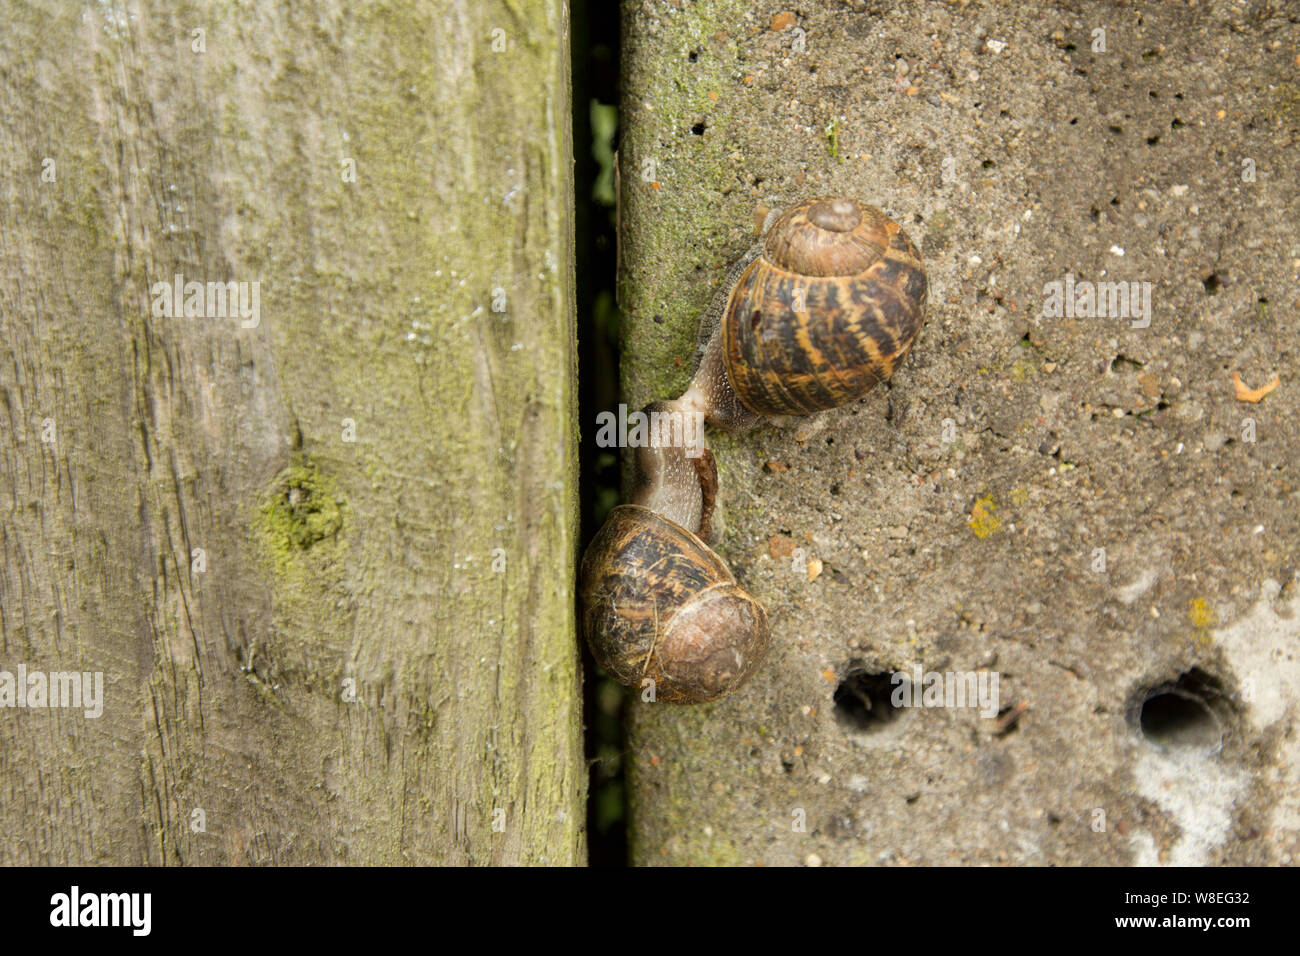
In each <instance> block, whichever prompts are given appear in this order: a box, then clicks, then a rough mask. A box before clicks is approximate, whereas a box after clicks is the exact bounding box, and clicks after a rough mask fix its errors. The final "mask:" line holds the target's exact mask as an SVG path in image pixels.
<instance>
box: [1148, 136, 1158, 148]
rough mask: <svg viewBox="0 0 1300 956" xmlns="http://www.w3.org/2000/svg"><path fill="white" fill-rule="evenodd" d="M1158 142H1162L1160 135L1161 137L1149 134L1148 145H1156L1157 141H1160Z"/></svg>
mask: <svg viewBox="0 0 1300 956" xmlns="http://www.w3.org/2000/svg"><path fill="white" fill-rule="evenodd" d="M1158 142H1160V137H1159V136H1148V137H1147V145H1148V146H1154V145H1155V144H1156V143H1158Z"/></svg>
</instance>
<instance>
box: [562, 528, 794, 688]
mask: <svg viewBox="0 0 1300 956" xmlns="http://www.w3.org/2000/svg"><path fill="white" fill-rule="evenodd" d="M580 574H581V577H580V584H579V600H580V606H581V608H582V627H583V632H584V634H585V635H586V638H587V643H588V644H589V646H590V647H591V652H592V654H593V655H594V656H595V658H596V662H597V663H598V664H600V666H601V667H603V668H604V669H605V670H606V671H608V672H609V673H610V674H612V675H613V676H614V677H615V678H616V679H617V680H618V681H619V682H620V683H623V684H626V685H628V686H631V687H642V686H644V685H643V681H644V680H645V679H646V678H650V679H652V680H653V681H654V686H655V699H656V700H662V701H667V702H670V703H703V702H706V701H711V700H716V699H718V698H719V697H723V696H725V695H726V694H729V693H731V692H732V691H734V690H735V689H736V688H738V687H739V686H740V685H741V684H743V683H745V681H747V680H748V679H749V678H750V676H751V675H752V674H753V673H754V671H755V669H756V668H757V667H758V663H759V660H760V659H761V657H762V655H763V651H764V650H765V649H766V647H767V637H768V630H767V612H766V611H764V610H763V606H762V605H761V604H759V603H758V601H756V600H755V599H754V598H753V597H751V596H750V594H749V593H748V592H747V591H745V589H744V588H742V587H741V586H740V585H738V584H737V583H736V579H735V578H734V577H733V576H732V574H731V572H730V571H729V570H728V569H727V566H726V564H724V563H723V561H722V559H721V558H719V557H718V556H717V555H716V554H714V552H713V551H712V550H711V549H710V548H709V546H708V545H706V544H705V543H704V542H703V541H702V540H700V538H699V537H697V536H696V535H694V534H692V533H691V532H690V531H688V530H687V529H686V528H683V527H682V526H681V525H679V524H677V523H676V522H674V521H671V520H669V519H668V518H665V517H663V516H662V515H660V514H658V513H656V512H654V511H651V510H650V509H648V508H643V507H641V506H640V505H620V506H619V507H617V508H615V509H614V510H613V511H611V512H610V514H609V518H608V519H607V520H606V522H605V524H604V526H603V527H602V528H601V529H600V531H599V532H598V533H597V534H596V537H595V538H594V539H593V540H592V542H591V544H590V546H589V547H588V548H587V553H586V555H585V556H584V557H583V559H582V569H581V572H580Z"/></svg>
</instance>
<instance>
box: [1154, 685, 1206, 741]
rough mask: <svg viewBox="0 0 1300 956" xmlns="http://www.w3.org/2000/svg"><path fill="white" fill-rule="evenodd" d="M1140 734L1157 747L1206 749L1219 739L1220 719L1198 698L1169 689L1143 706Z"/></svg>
mask: <svg viewBox="0 0 1300 956" xmlns="http://www.w3.org/2000/svg"><path fill="white" fill-rule="evenodd" d="M1140 722H1141V726H1142V736H1143V737H1145V738H1146V739H1147V740H1149V741H1151V743H1153V744H1156V745H1157V746H1160V747H1196V748H1203V747H1204V748H1209V747H1213V746H1215V745H1216V744H1217V743H1218V742H1219V736H1220V731H1219V722H1218V721H1217V720H1215V718H1214V714H1213V713H1211V711H1210V708H1208V707H1206V706H1205V703H1204V702H1203V701H1201V700H1200V699H1198V698H1196V697H1193V696H1191V695H1188V694H1183V693H1180V692H1179V691H1176V690H1171V691H1168V692H1166V693H1163V694H1156V695H1155V696H1154V697H1151V698H1148V699H1147V702H1146V703H1145V704H1143V705H1142V716H1141V718H1140Z"/></svg>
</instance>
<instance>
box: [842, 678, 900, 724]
mask: <svg viewBox="0 0 1300 956" xmlns="http://www.w3.org/2000/svg"><path fill="white" fill-rule="evenodd" d="M892 678H893V673H892V672H890V671H885V672H883V673H874V674H873V673H871V672H869V671H867V670H866V669H865V668H861V667H855V668H851V669H850V670H849V671H848V673H846V674H845V675H844V678H843V679H842V680H841V681H840V683H839V686H838V687H836V688H835V719H836V720H837V721H839V723H840V726H842V727H844V728H846V729H848V730H852V731H855V732H857V733H861V734H870V733H876V732H877V731H880V730H883V729H885V728H886V727H889V726H890V725H892V724H893V723H894V722H895V721H897V720H898V718H899V717H901V716H902V715H903V711H904V708H902V707H895V706H894V704H893V703H892V701H891V699H890V698H891V697H892V695H893V693H894V688H895V684H894V682H893V679H892Z"/></svg>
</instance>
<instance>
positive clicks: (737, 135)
mask: <svg viewBox="0 0 1300 956" xmlns="http://www.w3.org/2000/svg"><path fill="white" fill-rule="evenodd" d="M785 12H789V13H792V14H793V16H788V17H782V18H778V19H776V20H775V22H774V18H777V17H778V15H779V14H782V13H785ZM773 27H778V28H780V29H773ZM1097 29H1103V30H1104V31H1105V50H1104V51H1102V50H1094V49H1093V45H1094V42H1095V40H1096V37H1097V35H1096V34H1095V33H1094V31H1095V30H1097ZM625 35H626V37H627V47H626V49H625V61H626V66H627V76H628V88H627V90H626V91H625V98H624V101H623V107H624V109H623V118H624V133H623V141H622V144H621V153H620V162H621V214H622V266H623V272H622V282H621V304H622V306H623V309H624V310H625V327H624V334H625V355H624V388H625V393H626V395H627V397H628V400H629V401H632V402H635V403H637V404H641V403H644V402H647V401H649V400H651V399H655V398H663V397H670V396H672V395H676V394H678V393H679V392H680V391H681V390H682V388H683V387H684V386H685V384H686V382H687V380H688V378H689V375H690V371H691V367H690V366H691V362H690V352H691V347H692V344H693V342H694V339H695V334H696V328H695V324H696V321H697V318H698V315H699V313H700V311H701V309H702V308H703V306H704V304H705V303H706V302H707V300H708V297H709V295H710V294H711V293H712V290H713V287H714V285H715V284H716V282H717V281H718V277H719V276H720V274H721V271H722V269H723V267H724V266H725V264H726V262H727V261H728V260H729V259H730V258H732V257H733V256H735V255H737V254H739V253H740V252H741V251H742V250H743V249H744V248H745V246H746V245H747V244H749V243H750V242H751V241H752V238H753V234H754V232H755V222H756V221H758V222H761V221H762V217H763V215H764V214H765V212H766V211H767V210H768V209H771V208H776V207H780V206H782V205H785V204H788V203H790V202H792V201H794V200H796V199H798V198H800V197H802V196H805V195H810V194H820V193H844V194H849V195H852V196H855V197H858V198H860V199H863V200H865V201H868V202H872V203H875V204H877V205H879V206H881V207H882V208H884V209H885V210H886V211H887V212H889V213H890V214H891V215H893V216H894V217H895V218H897V219H898V220H899V221H900V222H902V223H903V224H904V226H905V227H906V228H907V230H908V231H909V232H910V234H911V235H912V237H913V239H914V240H916V241H917V242H918V243H920V244H921V247H922V249H923V251H924V254H925V256H926V264H927V268H928V272H929V277H930V282H931V300H930V308H929V318H928V322H927V325H926V327H925V329H924V330H923V331H922V334H921V337H920V340H919V343H918V345H917V346H916V348H915V350H914V352H913V354H912V356H911V358H910V359H909V360H908V362H907V363H906V364H905V366H904V367H903V369H902V370H901V371H900V373H899V374H898V375H897V376H896V377H895V378H894V380H893V381H892V383H891V384H890V385H889V386H888V387H886V388H880V389H877V390H876V392H874V393H873V394H871V395H870V396H868V397H867V398H866V399H865V400H863V401H862V402H861V403H859V404H858V405H856V406H854V407H851V408H846V409H842V410H839V411H835V412H830V413H827V414H825V415H823V416H821V417H820V418H818V419H817V420H815V421H809V422H801V423H797V424H795V425H793V426H787V427H784V428H768V429H764V430H761V431H758V432H754V433H750V434H747V435H740V436H721V437H718V436H715V438H714V442H715V448H716V449H717V453H718V458H719V463H720V468H721V482H722V489H721V497H720V514H719V516H718V517H719V519H720V521H721V522H722V530H721V533H720V534H719V535H718V538H717V541H716V543H717V549H718V551H719V552H720V553H721V554H722V555H723V556H724V557H725V558H726V559H727V560H728V561H729V562H730V563H731V565H732V567H733V569H734V571H735V572H736V574H737V576H738V578H739V579H740V581H741V583H742V584H744V585H746V586H747V587H749V588H750V589H752V591H753V592H754V593H755V594H756V595H757V596H758V597H759V598H760V599H762V600H763V601H764V602H766V604H767V607H768V609H769V611H770V614H771V619H772V627H773V638H772V649H771V651H770V654H769V657H768V658H767V660H766V662H765V663H764V664H763V666H762V667H761V668H760V670H759V672H758V674H757V676H756V677H755V678H754V680H753V681H752V682H751V683H750V684H749V685H748V687H747V688H746V689H745V690H744V691H742V692H741V693H740V694H738V695H736V696H734V697H732V698H729V699H727V700H725V701H722V702H719V703H717V704H713V705H708V706H703V707H695V708H689V707H687V708H683V707H673V706H671V705H665V704H642V703H640V701H639V700H636V699H633V701H632V703H631V704H630V707H629V709H630V711H631V731H630V736H629V740H628V749H629V753H628V762H629V773H630V790H631V795H632V808H631V809H632V816H631V819H632V826H633V830H632V834H631V839H632V847H633V858H634V860H635V862H638V863H642V864H650V863H660V862H662V863H714V862H717V863H722V862H734V863H767V864H791V863H808V864H817V863H824V864H828V865H840V864H898V865H906V864H947V863H977V864H1021V863H1023V864H1048V863H1050V864H1128V863H1156V862H1158V863H1163V864H1224V863H1232V864H1245V863H1251V864H1254V863H1270V864H1293V863H1295V862H1296V860H1297V850H1298V849H1300V741H1298V740H1297V729H1298V728H1297V707H1298V699H1297V698H1298V694H1300V692H1298V688H1300V661H1298V660H1297V651H1298V648H1300V587H1298V586H1297V584H1298V582H1297V555H1298V552H1300V548H1298V547H1297V542H1298V541H1300V492H1298V491H1297V474H1296V467H1297V461H1298V456H1297V449H1296V442H1295V429H1296V423H1297V408H1298V403H1297V396H1298V394H1300V383H1297V382H1296V380H1295V373H1294V367H1295V358H1296V331H1297V319H1296V317H1297V313H1298V311H1300V286H1298V283H1297V279H1298V274H1300V238H1298V237H1297V235H1296V229H1295V222H1296V215H1297V208H1298V206H1297V198H1298V194H1300V190H1298V189H1297V181H1296V174H1295V168H1296V144H1297V134H1298V133H1300V5H1297V4H1296V3H1276V2H1275V3H1261V2H1250V3H1243V4H1237V3H1191V4H1175V3H1136V4H1102V3H1087V2H1079V3H1071V4H1059V5H1058V4H1051V3H1028V4H1019V5H1015V6H1011V5H1000V4H980V3H969V4H967V3H902V2H860V0H859V2H848V3H845V2H829V0H827V2H811V0H805V2H802V3H799V4H798V5H796V6H789V5H787V4H782V3H755V4H751V3H744V2H738V0H717V2H690V0H680V2H669V3H663V2H650V0H644V2H640V3H631V4H629V5H628V7H627V11H626V14H625ZM828 131H829V132H828ZM1247 160H1249V162H1245V161H1247ZM1252 170H1253V177H1252V176H1251V175H1249V174H1250V172H1251V171H1252ZM1252 178H1253V181H1252ZM1067 275H1068V276H1072V277H1073V278H1074V279H1075V280H1078V281H1084V280H1086V281H1092V282H1098V281H1118V280H1124V281H1130V282H1138V283H1143V282H1145V283H1150V303H1151V310H1150V321H1149V325H1147V326H1146V327H1140V326H1141V325H1142V322H1141V321H1140V320H1139V321H1138V322H1137V326H1139V327H1135V325H1134V320H1132V319H1130V318H1122V317H1110V316H1097V317H1059V318H1054V317H1045V316H1044V315H1043V314H1042V313H1043V310H1044V306H1045V303H1046V301H1047V299H1048V296H1047V295H1045V293H1044V289H1045V287H1046V286H1047V285H1048V284H1049V283H1052V282H1062V283H1064V282H1065V281H1066V277H1067ZM1139 288H1140V287H1139ZM1234 372H1237V373H1239V374H1240V376H1241V378H1242V380H1243V381H1244V383H1246V384H1247V385H1248V386H1252V387H1259V386H1261V385H1263V384H1265V383H1266V382H1268V381H1269V380H1270V379H1272V378H1273V377H1274V376H1275V375H1276V376H1279V377H1280V379H1281V382H1280V386H1279V387H1277V388H1276V389H1275V390H1274V391H1272V392H1271V394H1268V395H1267V396H1266V397H1264V398H1263V400H1262V401H1260V402H1258V403H1251V402H1246V401H1242V400H1239V399H1238V398H1237V397H1236V395H1235V392H1234V383H1233V373H1234ZM946 422H947V424H945V423H946ZM795 549H801V550H798V551H796V550H795ZM1103 552H1104V554H1103ZM1103 557H1104V566H1103V563H1102V559H1103ZM915 666H920V667H922V668H923V669H924V670H925V671H934V672H941V673H946V672H978V671H983V672H985V673H986V674H994V673H996V674H997V675H998V676H999V681H1000V683H999V697H1000V700H999V708H998V709H999V710H1000V711H1001V712H1002V716H1001V717H1000V718H992V719H986V718H983V717H981V716H980V715H979V713H978V712H977V710H975V709H972V708H957V707H936V708H928V707H926V708H905V709H901V710H899V711H896V712H894V717H893V719H891V720H888V721H873V720H870V719H865V718H864V711H863V709H862V707H861V706H857V707H855V706H853V705H851V703H850V701H851V700H852V699H853V694H852V693H851V691H852V689H853V687H854V686H858V687H859V689H861V686H862V682H861V681H860V680H858V681H857V683H856V684H855V680H857V679H856V678H855V677H854V675H855V674H888V673H890V672H892V671H895V670H899V669H901V670H908V671H910V670H911V669H912V668H913V667H915ZM1180 679H1181V683H1179V681H1180ZM1171 688H1172V690H1173V693H1172V694H1170V695H1169V696H1166V697H1164V698H1163V701H1156V703H1154V704H1151V705H1148V712H1147V718H1148V720H1147V725H1146V728H1145V730H1144V727H1143V722H1142V720H1141V714H1142V708H1143V706H1144V703H1145V702H1146V701H1147V700H1148V699H1149V698H1151V697H1152V696H1153V695H1157V694H1159V693H1161V692H1162V691H1169V690H1171ZM837 692H838V694H839V697H840V701H841V702H840V704H837V703H836V696H837ZM873 701H874V703H875V705H876V706H875V707H874V708H873V710H872V711H871V715H879V714H880V713H881V706H880V705H881V701H880V697H879V695H878V694H877V695H876V696H875V697H874V698H873ZM1162 703H1163V704H1169V705H1170V707H1169V708H1168V709H1167V710H1166V711H1164V712H1165V713H1167V715H1168V716H1169V718H1170V720H1169V722H1168V724H1167V725H1161V724H1159V722H1158V719H1157V718H1158V717H1159V716H1160V713H1158V712H1157V711H1158V709H1159V708H1160V707H1161V705H1162ZM1009 708H1010V709H1009ZM1180 708H1181V709H1180ZM1017 713H1018V717H1016V718H1015V719H1014V720H1013V719H1012V718H1013V715H1015V714H1017ZM1162 742H1163V743H1162ZM801 821H802V822H803V828H802V830H801V829H800V822H801Z"/></svg>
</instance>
